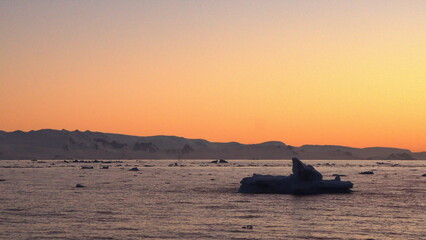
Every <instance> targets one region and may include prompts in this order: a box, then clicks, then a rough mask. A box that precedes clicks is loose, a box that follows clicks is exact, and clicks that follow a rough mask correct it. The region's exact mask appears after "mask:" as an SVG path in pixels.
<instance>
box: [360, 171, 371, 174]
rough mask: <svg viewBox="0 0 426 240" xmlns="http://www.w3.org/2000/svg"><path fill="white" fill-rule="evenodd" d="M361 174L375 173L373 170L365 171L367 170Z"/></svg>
mask: <svg viewBox="0 0 426 240" xmlns="http://www.w3.org/2000/svg"><path fill="white" fill-rule="evenodd" d="M359 174H374V172H373V171H365V172H360V173H359Z"/></svg>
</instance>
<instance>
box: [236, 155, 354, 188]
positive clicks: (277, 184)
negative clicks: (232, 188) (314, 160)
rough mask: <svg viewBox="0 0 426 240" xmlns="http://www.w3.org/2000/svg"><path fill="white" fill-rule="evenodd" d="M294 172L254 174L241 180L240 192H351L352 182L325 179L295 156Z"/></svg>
mask: <svg viewBox="0 0 426 240" xmlns="http://www.w3.org/2000/svg"><path fill="white" fill-rule="evenodd" d="M292 161H293V168H292V170H293V174H290V176H271V175H260V174H253V176H252V177H246V178H243V179H242V180H241V182H240V183H241V186H240V188H239V190H238V192H239V193H279V194H321V193H350V192H351V188H352V187H353V184H352V182H349V181H340V177H338V178H337V177H336V179H334V180H323V177H322V174H321V173H320V172H318V171H317V170H315V168H314V167H312V166H311V165H305V164H304V163H302V162H301V161H300V160H299V159H298V158H293V159H292Z"/></svg>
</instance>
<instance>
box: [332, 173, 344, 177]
mask: <svg viewBox="0 0 426 240" xmlns="http://www.w3.org/2000/svg"><path fill="white" fill-rule="evenodd" d="M331 176H333V177H336V176H339V177H346V175H344V174H333V175H331Z"/></svg>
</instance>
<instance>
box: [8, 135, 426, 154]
mask: <svg viewBox="0 0 426 240" xmlns="http://www.w3.org/2000/svg"><path fill="white" fill-rule="evenodd" d="M293 156H297V157H300V158H302V159H389V160H390V159H415V158H418V159H425V158H426V154H425V153H424V152H423V153H413V152H411V151H409V150H406V149H398V148H379V147H376V148H362V149H360V148H350V147H342V146H329V145H327V146H321V145H304V146H301V147H293V146H289V145H286V144H284V143H282V142H277V141H271V142H264V143H259V144H241V143H237V142H228V143H218V142H209V141H207V140H203V139H187V138H183V137H176V136H150V137H138V136H130V135H122V134H111V133H101V132H91V131H85V132H81V131H78V130H76V131H67V130H52V129H43V130H37V131H29V132H23V131H14V132H4V131H0V159H77V158H79V159H93V158H100V159H133V158H139V159H168V158H170V159H174V158H183V159H214V158H227V159H288V158H291V157H293Z"/></svg>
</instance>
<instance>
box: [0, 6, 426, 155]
mask: <svg viewBox="0 0 426 240" xmlns="http://www.w3.org/2000/svg"><path fill="white" fill-rule="evenodd" d="M425 12H426V1H423V0H419V1H385V0H383V1H337V0H336V1H319V0H318V1H266V2H265V1H195V0H194V1H125V2H123V1H9V0H5V1H1V2H0V43H1V47H0V113H1V114H0V129H1V130H5V131H14V130H17V129H20V130H33V129H42V128H53V129H63V128H65V129H69V130H74V129H80V130H92V131H102V132H113V133H123V134H132V135H142V136H146V135H160V134H162V135H163V134H164V135H177V136H183V137H188V138H204V139H207V140H210V141H239V142H242V143H258V142H262V141H269V140H279V141H283V142H285V143H286V144H290V145H295V146H298V145H301V144H336V145H346V146H354V147H369V146H388V147H401V148H408V149H411V150H413V151H426V27H425V26H426V14H425Z"/></svg>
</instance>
